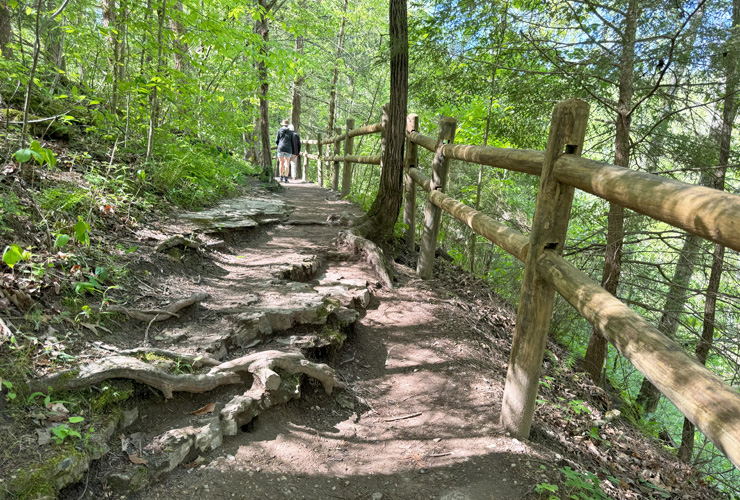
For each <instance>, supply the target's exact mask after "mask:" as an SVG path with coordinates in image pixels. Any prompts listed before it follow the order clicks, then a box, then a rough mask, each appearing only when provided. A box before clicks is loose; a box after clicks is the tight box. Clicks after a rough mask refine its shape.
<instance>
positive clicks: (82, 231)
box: [73, 216, 90, 246]
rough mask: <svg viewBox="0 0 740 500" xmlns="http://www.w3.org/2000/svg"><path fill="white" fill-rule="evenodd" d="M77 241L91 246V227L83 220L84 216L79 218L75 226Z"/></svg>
mask: <svg viewBox="0 0 740 500" xmlns="http://www.w3.org/2000/svg"><path fill="white" fill-rule="evenodd" d="M73 229H74V231H75V239H76V240H77V241H79V242H80V243H82V244H83V245H85V246H90V226H89V225H88V224H87V222H85V221H84V220H82V216H78V217H77V224H75V225H74V228H73Z"/></svg>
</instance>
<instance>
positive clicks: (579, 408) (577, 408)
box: [568, 399, 591, 415]
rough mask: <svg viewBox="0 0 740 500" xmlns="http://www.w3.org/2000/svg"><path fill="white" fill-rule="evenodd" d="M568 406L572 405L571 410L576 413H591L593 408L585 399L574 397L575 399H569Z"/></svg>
mask: <svg viewBox="0 0 740 500" xmlns="http://www.w3.org/2000/svg"><path fill="white" fill-rule="evenodd" d="M568 406H569V407H570V409H571V411H572V412H573V413H575V414H576V415H580V414H581V413H586V414H590V413H591V410H590V409H589V407H588V406H586V403H585V402H584V401H581V400H580V399H574V400H573V401H568Z"/></svg>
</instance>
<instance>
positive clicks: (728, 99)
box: [678, 0, 740, 462]
mask: <svg viewBox="0 0 740 500" xmlns="http://www.w3.org/2000/svg"><path fill="white" fill-rule="evenodd" d="M739 27H740V0H733V1H732V28H733V29H732V35H731V36H730V41H729V44H728V51H727V56H726V63H725V64H726V69H725V71H726V75H727V76H726V87H725V99H724V109H723V110H722V124H721V126H720V130H719V133H718V142H719V161H718V162H717V164H718V166H719V168H718V169H716V170H715V171H714V182H713V187H714V188H715V189H719V190H720V191H724V189H725V174H726V172H727V165H728V163H729V157H730V145H731V141H732V125H733V123H734V121H735V115H736V114H737V105H736V102H735V92H736V91H737V85H738V76H740V75H738V68H737V58H738V56H740V54H738V52H740V48H738V45H737V44H738V39H739V38H740V34H738V32H737V30H738V28H739ZM724 258H725V247H724V246H722V245H719V244H715V245H714V252H713V253H712V270H711V273H710V275H709V283H708V284H707V292H706V300H705V302H704V322H703V324H702V332H701V340H700V341H699V344H698V345H697V346H696V350H695V351H694V352H695V354H696V358H697V360H698V361H699V363H701V364H702V365H706V364H707V357H708V356H709V351H710V350H711V348H712V343H713V341H714V330H715V316H716V309H717V295H718V292H719V285H720V281H721V279H722V267H723V265H724ZM694 433H695V427H694V424H693V423H692V422H691V421H690V420H689V419H687V418H685V419H684V422H683V430H682V432H681V445H680V446H679V448H678V459H679V460H681V461H683V462H688V461H690V460H691V457H692V455H693V454H694Z"/></svg>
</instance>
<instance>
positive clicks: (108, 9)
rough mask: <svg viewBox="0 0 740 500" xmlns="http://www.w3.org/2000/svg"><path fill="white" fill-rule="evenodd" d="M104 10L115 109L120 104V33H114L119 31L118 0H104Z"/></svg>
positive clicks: (112, 105)
mask: <svg viewBox="0 0 740 500" xmlns="http://www.w3.org/2000/svg"><path fill="white" fill-rule="evenodd" d="M101 7H102V11H103V28H105V31H106V34H105V39H106V41H107V42H108V45H109V46H110V50H111V52H112V56H111V57H109V58H108V67H109V70H110V71H109V74H110V75H111V79H112V81H111V98H110V109H112V110H115V109H116V106H117V105H118V75H119V73H118V63H119V58H120V55H119V50H120V45H119V43H118V37H119V36H120V32H119V34H118V35H117V34H115V33H114V28H115V31H118V30H117V28H118V23H117V19H116V0H103V2H102V6H101Z"/></svg>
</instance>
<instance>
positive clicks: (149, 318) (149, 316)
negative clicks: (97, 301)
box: [107, 293, 208, 323]
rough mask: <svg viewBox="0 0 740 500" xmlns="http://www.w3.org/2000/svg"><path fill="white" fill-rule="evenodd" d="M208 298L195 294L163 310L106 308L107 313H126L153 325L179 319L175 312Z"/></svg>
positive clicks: (202, 294) (204, 295)
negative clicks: (173, 318)
mask: <svg viewBox="0 0 740 500" xmlns="http://www.w3.org/2000/svg"><path fill="white" fill-rule="evenodd" d="M207 298H208V294H207V293H195V294H193V295H191V296H190V297H188V298H186V299H180V300H177V301H175V302H173V303H171V304H170V305H168V306H167V307H165V308H164V309H128V308H126V307H123V306H119V305H117V304H112V305H109V306H108V307H107V310H108V311H112V312H122V313H126V314H127V315H128V316H130V317H132V318H134V319H138V320H139V321H146V322H147V323H154V322H157V321H164V320H167V319H170V318H172V317H175V318H177V317H179V316H178V315H177V311H179V310H180V309H183V308H185V307H188V306H192V305H193V304H195V303H197V302H202V301H204V300H206V299H207Z"/></svg>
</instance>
